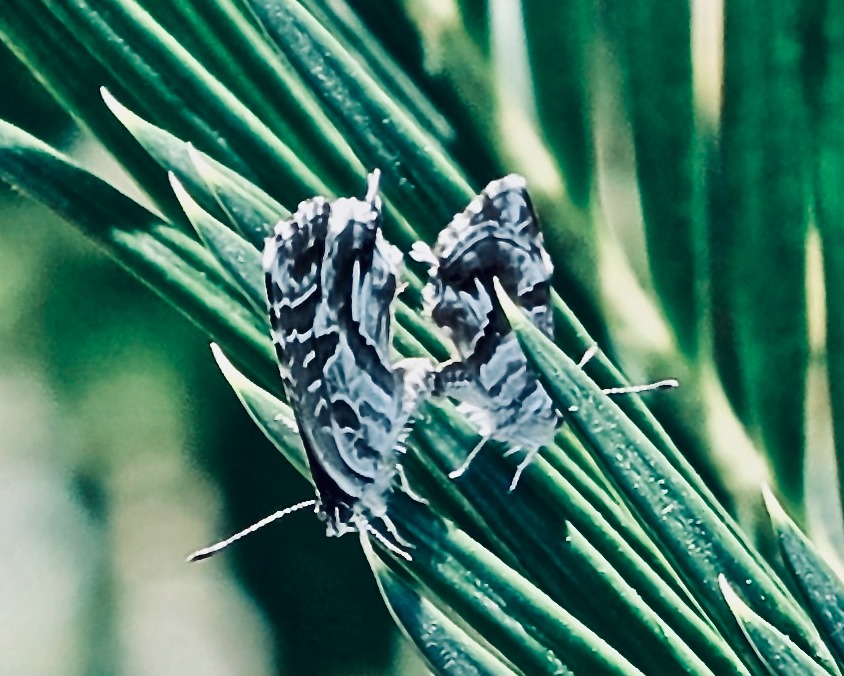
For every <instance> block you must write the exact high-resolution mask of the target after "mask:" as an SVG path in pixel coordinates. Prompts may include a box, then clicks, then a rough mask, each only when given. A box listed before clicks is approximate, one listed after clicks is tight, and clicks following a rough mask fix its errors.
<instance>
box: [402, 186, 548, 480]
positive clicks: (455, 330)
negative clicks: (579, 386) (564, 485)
mask: <svg viewBox="0 0 844 676" xmlns="http://www.w3.org/2000/svg"><path fill="white" fill-rule="evenodd" d="M411 255H412V256H413V257H414V258H415V259H416V260H418V261H420V262H427V263H428V264H429V282H428V284H427V286H426V287H425V290H424V298H425V305H426V311H427V312H429V313H430V315H431V317H432V318H433V320H434V322H435V323H436V324H437V325H439V326H440V327H442V328H443V329H444V330H445V331H446V333H448V334H449V335H450V337H451V340H452V342H453V343H454V347H455V350H456V355H457V356H456V359H454V360H453V361H451V362H448V363H446V364H445V365H443V366H442V367H441V368H440V369H439V371H438V373H437V376H436V381H435V392H436V393H437V394H441V395H447V396H450V397H452V398H453V399H456V400H457V401H458V402H459V406H458V408H459V410H460V411H461V412H463V413H464V414H465V415H466V416H467V417H468V418H469V419H470V420H471V421H472V422H473V423H474V424H475V425H476V426H477V428H478V431H479V433H480V435H481V438H482V440H481V443H480V444H478V446H476V447H475V448H474V449H473V450H472V452H471V453H470V454H469V455H468V456H467V458H466V461H465V462H464V464H463V465H462V466H461V467H460V468H459V469H458V470H456V471H455V472H452V474H451V476H452V477H457V476H460V475H461V474H462V473H463V472H464V471H465V470H466V469H467V468H468V466H469V463H470V462H471V461H472V460H473V459H474V457H475V455H476V454H477V453H478V452H479V451H480V448H481V447H482V446H483V444H484V443H485V442H486V441H487V440H489V439H495V440H498V441H502V442H504V443H506V444H508V445H509V446H510V450H508V451H507V454H511V453H516V452H518V451H520V450H524V451H525V458H524V459H523V460H522V462H521V463H520V464H519V466H518V468H517V470H516V474H515V476H514V477H513V481H512V483H511V485H510V490H513V489H514V488H515V487H516V485H517V484H518V481H519V477H520V476H521V474H522V472H523V471H524V469H525V468H526V467H527V466H528V465H529V464H530V463H531V461H532V460H533V458H534V457H535V456H536V454H537V453H538V452H539V449H540V448H542V446H544V445H546V444H547V443H549V442H550V440H551V439H552V438H553V436H554V432H555V430H556V429H557V427H558V425H559V424H560V420H561V418H560V415H559V413H558V412H557V410H556V409H555V407H554V403H553V402H552V401H551V398H550V397H549V396H548V394H547V392H545V390H544V388H543V387H542V385H541V384H540V383H539V380H538V379H537V377H536V374H535V373H534V372H533V370H532V369H531V367H530V365H529V364H528V362H527V358H526V357H525V355H524V353H523V352H522V349H521V347H520V345H519V342H518V340H517V339H516V337H515V335H514V334H513V333H512V331H511V330H510V325H509V324H508V323H507V320H506V319H505V317H504V313H503V311H502V310H501V307H500V306H499V304H498V301H497V298H496V295H495V292H494V290H493V279H494V278H498V280H499V281H500V283H501V285H502V287H503V288H504V290H505V291H506V292H507V294H508V295H509V296H510V297H511V298H512V299H513V300H514V301H515V302H516V303H517V304H518V305H519V307H520V308H521V309H522V310H523V311H525V312H526V313H527V314H528V315H529V316H530V318H531V320H532V321H533V323H534V324H535V325H536V326H537V327H539V329H540V330H541V331H543V332H544V333H545V334H546V335H548V336H549V337H551V336H552V335H553V331H554V327H553V318H552V314H551V275H552V273H553V266H552V264H551V259H550V258H549V256H548V253H547V252H546V251H545V248H544V246H543V242H542V233H541V232H540V230H539V225H538V221H537V218H536V214H535V213H534V210H533V206H532V204H531V201H530V197H529V196H528V193H527V188H526V185H525V180H524V178H522V177H521V176H517V175H515V174H511V175H509V176H505V177H504V178H502V179H499V180H496V181H492V182H491V183H490V184H489V185H487V186H486V188H485V189H484V190H483V192H482V193H480V194H479V195H477V196H476V197H475V198H474V199H473V200H472V202H471V203H470V204H469V206H468V207H467V208H466V209H465V210H464V211H463V212H462V213H459V214H457V215H456V216H455V217H454V218H453V219H452V221H451V222H450V223H449V224H448V225H447V226H446V227H445V228H444V229H443V230H442V231H441V232H440V234H439V236H438V237H437V241H436V244H435V245H434V248H433V250H431V249H427V248H426V247H425V246H424V245H417V246H415V247H414V249H413V251H412V253H411Z"/></svg>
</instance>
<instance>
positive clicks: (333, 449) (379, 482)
mask: <svg viewBox="0 0 844 676" xmlns="http://www.w3.org/2000/svg"><path fill="white" fill-rule="evenodd" d="M379 179H380V172H379V171H378V170H375V171H373V172H372V173H371V174H370V175H369V179H368V189H367V193H366V197H365V198H364V199H362V200H360V199H354V198H342V199H338V200H335V201H333V202H329V201H327V200H325V199H323V198H321V197H316V198H314V199H311V200H308V201H306V202H302V203H301V204H300V205H299V208H298V210H297V211H296V213H295V214H293V216H292V217H291V218H289V219H288V220H285V221H281V222H280V223H278V225H276V227H275V232H274V234H273V236H271V237H269V238H268V239H267V240H266V245H265V248H264V271H265V278H266V288H267V301H268V307H269V316H270V324H271V333H272V337H273V342H274V344H275V348H276V354H277V356H278V363H279V370H280V372H281V378H282V382H283V384H284V390H285V392H286V394H287V398H288V401H289V403H290V406H291V408H292V409H293V412H294V415H295V419H296V425H297V426H298V429H299V433H300V435H301V438H302V443H303V445H304V448H305V453H306V455H307V458H308V464H309V467H310V471H311V475H312V477H313V480H314V485H315V486H316V493H317V495H316V498H315V499H314V500H308V501H306V502H303V503H299V504H298V505H294V506H293V507H288V508H287V509H284V510H281V511H280V512H277V513H276V514H273V515H272V516H270V517H267V518H266V519H264V520H262V521H261V522H259V523H257V524H255V526H253V527H250V528H248V529H246V530H245V531H242V532H241V533H238V534H237V535H235V536H233V537H232V538H229V539H228V540H225V541H224V542H221V543H219V544H217V545H214V546H213V547H209V548H207V549H203V550H200V551H198V552H196V553H195V554H192V555H191V557H189V559H190V560H197V559H201V558H206V557H207V556H210V555H211V554H213V553H215V552H217V551H219V550H220V549H223V548H224V547H225V546H226V545H228V544H230V543H231V542H233V541H234V540H237V539H239V538H240V537H243V536H244V535H246V534H247V533H251V532H253V531H254V530H256V529H257V528H259V527H261V526H263V525H266V524H267V523H270V522H271V521H274V520H276V519H278V518H280V517H282V516H284V515H285V514H289V513H290V512H292V511H296V510H298V509H302V508H305V507H310V506H313V507H314V508H315V511H316V513H317V515H318V516H319V518H320V519H322V520H323V521H324V522H325V524H326V530H327V534H328V535H329V536H333V537H339V536H341V535H343V534H344V533H347V532H350V531H357V532H359V533H360V534H361V536H362V537H363V536H365V535H367V534H369V533H372V534H373V535H374V536H375V537H376V538H377V539H378V540H379V541H381V542H382V544H384V545H385V546H387V547H388V548H390V549H391V550H392V551H393V552H395V553H397V554H399V555H401V556H404V557H405V558H407V557H408V555H407V553H406V552H404V551H403V550H401V549H399V548H398V547H397V546H396V545H394V544H393V543H391V542H390V541H389V540H387V539H386V538H385V537H384V536H383V535H381V534H380V533H379V532H378V531H376V530H375V529H374V528H373V527H372V525H371V522H372V521H373V520H375V519H378V520H380V521H381V522H382V523H383V524H384V526H385V527H386V528H387V530H388V531H389V532H390V533H391V534H392V535H393V537H394V538H396V540H397V541H398V542H399V543H400V544H404V545H406V543H404V542H403V541H402V540H401V538H399V536H398V534H397V533H396V530H395V527H394V526H393V523H392V521H391V520H390V518H389V516H388V515H387V502H388V499H389V496H390V494H391V493H392V491H393V488H394V484H395V483H396V479H397V475H399V474H400V471H401V468H400V464H399V454H400V452H401V444H402V441H403V439H404V437H405V435H406V434H407V432H408V427H409V425H410V423H411V420H412V418H413V415H414V413H415V412H416V410H417V408H418V406H419V404H420V403H421V401H422V400H423V398H424V397H425V396H427V394H428V393H429V392H430V390H431V387H432V379H433V378H432V365H431V364H430V362H428V361H427V360H424V359H407V360H402V361H400V362H397V363H395V364H393V363H391V362H390V358H389V352H390V339H391V326H390V324H391V321H392V309H391V306H392V302H393V299H394V297H395V295H396V291H397V279H398V276H399V271H400V268H401V265H402V255H401V252H400V251H399V250H398V249H397V248H396V247H394V246H392V245H391V244H389V243H388V242H387V241H386V240H385V239H384V237H383V235H382V234H381V230H380V224H381V199H380V197H379V196H378V188H379ZM399 478H401V477H399Z"/></svg>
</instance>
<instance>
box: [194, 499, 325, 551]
mask: <svg viewBox="0 0 844 676" xmlns="http://www.w3.org/2000/svg"><path fill="white" fill-rule="evenodd" d="M314 505H316V500H305V501H304V502H299V503H297V504H295V505H292V506H291V507H285V508H284V509H280V510H279V511H277V512H275V513H274V514H270V515H269V516H267V517H265V518H263V519H261V520H260V521H258V522H257V523H253V524H252V525H251V526H249V528H244V529H243V530H242V531H240V532H239V533H235V534H234V535H232V536H231V537H230V538H227V539H225V540H222V541H221V542H218V543H217V544H215V545H211V546H210V547H206V548H205V549H198V550H197V551H195V552H194V553H193V554H191V555H190V556H188V557H187V559H185V560H186V561H189V562H194V561H202V559H207V558H208V557H210V556H214V554H216V553H217V552H219V551H222V550H223V549H225V548H226V547H228V546H229V545H230V544H232V543H233V542H237V541H238V540H240V539H241V538H243V537H246V536H247V535H250V534H251V533H254V532H255V531H256V530H259V529H261V528H263V527H264V526H266V525H268V524H270V523H272V522H273V521H278V520H279V519H280V518H281V517H283V516H287V515H288V514H292V513H293V512H298V511H299V510H300V509H304V508H305V507H313V506H314Z"/></svg>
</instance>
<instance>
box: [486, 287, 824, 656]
mask: <svg viewBox="0 0 844 676" xmlns="http://www.w3.org/2000/svg"><path fill="white" fill-rule="evenodd" d="M498 296H499V301H500V302H501V305H502V307H503V308H504V310H505V312H506V314H507V317H508V319H509V320H510V323H511V325H512V327H513V330H514V331H515V332H516V335H517V336H518V339H519V342H520V343H522V346H523V347H524V349H525V352H526V354H527V355H528V358H529V359H530V361H531V362H532V363H533V364H534V366H535V367H536V368H537V370H538V371H539V373H540V374H541V375H542V377H543V381H544V383H545V385H546V388H547V390H548V392H549V394H550V395H551V397H552V398H553V399H555V401H556V402H557V405H558V406H559V407H560V410H563V411H569V412H570V416H571V417H570V420H571V423H572V425H574V426H575V427H576V428H577V430H578V432H579V433H580V434H581V435H582V436H583V437H584V439H586V440H587V441H588V442H589V444H590V446H591V448H592V449H593V450H594V452H595V454H596V455H597V456H598V458H599V459H600V460H601V462H602V464H603V466H604V468H605V469H606V471H607V472H608V473H609V474H610V475H611V476H612V477H613V479H614V481H615V482H616V484H617V486H618V488H619V490H620V491H621V493H622V494H623V495H624V497H625V499H626V500H627V501H628V502H629V503H630V505H631V507H632V509H633V510H634V512H635V513H636V514H637V515H638V516H639V518H640V519H641V520H642V522H643V523H644V524H645V525H646V526H647V528H648V529H649V531H650V532H651V533H652V534H653V535H654V537H655V538H656V539H657V540H658V541H659V542H660V543H661V544H662V546H663V547H664V548H665V551H666V553H667V554H668V555H669V556H670V557H671V559H672V560H673V561H674V563H675V565H676V566H677V569H678V570H679V571H680V572H681V574H682V575H683V577H684V578H685V580H686V581H687V582H688V584H689V588H690V589H691V590H692V591H693V592H694V593H695V594H696V595H697V597H698V600H699V601H700V603H701V604H702V605H703V606H704V608H706V609H707V611H708V612H709V613H710V615H711V617H712V618H713V620H714V621H715V622H716V624H717V626H718V627H719V628H720V629H721V630H722V631H723V632H725V633H726V635H729V633H730V627H731V622H732V621H733V620H732V614H731V613H730V612H729V610H728V608H727V607H726V604H725V603H724V600H723V597H722V595H721V592H720V590H719V588H718V584H717V578H718V575H720V574H722V573H724V574H727V575H729V576H730V578H731V579H738V580H747V581H749V584H747V585H746V587H745V588H744V590H743V592H744V594H745V597H746V598H747V599H748V601H749V602H750V603H751V606H752V607H753V608H754V610H755V611H756V612H758V613H759V614H760V615H761V616H762V617H763V618H764V619H765V620H766V621H768V622H770V623H771V624H773V625H774V626H775V627H777V628H778V629H779V630H780V631H783V632H785V633H787V634H788V635H789V636H792V637H793V638H794V639H795V641H797V642H798V644H799V645H800V646H801V647H803V648H805V649H806V650H808V651H810V652H811V654H812V655H813V656H816V657H817V658H818V659H819V660H821V662H822V663H823V664H824V665H827V666H829V667H830V668H831V669H834V668H835V667H834V661H833V659H832V656H831V654H830V652H829V649H828V648H827V647H826V645H825V644H824V643H823V641H822V640H821V639H820V637H819V636H818V634H817V632H816V630H815V629H814V627H813V626H812V624H811V622H810V621H809V619H808V618H807V617H806V615H805V614H804V613H803V612H802V610H801V609H800V608H799V606H798V605H797V604H796V603H795V602H794V600H793V599H791V598H790V597H789V596H787V594H786V592H785V590H784V588H783V586H782V584H781V583H780V582H779V581H778V580H777V579H776V577H775V576H774V575H773V573H772V572H770V570H769V569H767V567H766V566H765V565H764V564H763V563H762V561H761V560H760V558H759V557H758V555H757V554H755V552H754V550H753V549H752V548H751V547H750V546H749V545H748V543H747V542H746V541H743V540H742V539H740V538H739V537H738V533H739V531H738V529H737V528H736V527H735V526H734V525H729V526H728V524H727V523H725V521H723V520H722V519H721V518H720V517H719V515H717V514H716V513H715V512H714V511H713V510H712V509H711V507H710V506H709V505H708V504H707V502H706V500H704V499H703V498H702V497H701V496H700V494H698V493H697V492H696V491H695V490H694V488H693V487H692V486H691V485H690V484H689V483H688V482H687V481H686V480H685V479H684V478H683V477H682V476H681V475H680V474H679V473H678V472H677V470H676V469H675V468H674V467H673V466H672V465H671V463H670V462H668V460H667V459H666V458H665V456H663V455H662V454H661V453H660V452H659V451H657V449H656V448H655V447H654V446H653V444H652V443H651V442H650V441H649V440H648V439H647V438H646V437H645V435H644V434H643V433H642V432H641V430H639V429H638V428H637V427H636V426H635V425H633V424H632V422H631V421H630V420H629V418H627V417H626V416H625V415H624V414H623V413H622V412H621V411H620V410H619V408H618V407H617V406H616V405H615V404H614V403H613V402H612V401H611V400H610V399H609V398H608V397H607V396H605V395H603V394H601V391H600V389H599V388H598V387H597V386H596V385H595V383H593V382H592V381H591V380H590V379H589V378H588V377H587V376H586V375H585V374H584V373H583V371H582V370H581V369H580V368H578V367H577V365H576V364H575V363H574V362H573V361H572V360H571V359H570V358H569V357H568V356H567V355H566V354H565V353H563V352H562V351H561V350H559V349H558V348H557V347H556V346H555V345H554V344H553V343H552V342H551V341H549V340H548V338H547V337H545V336H544V335H543V334H542V333H541V332H540V331H539V330H538V329H537V328H536V327H534V326H533V324H531V323H530V321H528V319H527V318H526V317H524V315H522V313H521V312H520V311H519V310H518V308H516V306H515V305H514V304H513V302H512V301H511V300H510V299H509V298H508V297H507V296H506V294H504V292H503V291H499V294H498Z"/></svg>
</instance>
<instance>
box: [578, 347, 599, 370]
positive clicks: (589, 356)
mask: <svg viewBox="0 0 844 676" xmlns="http://www.w3.org/2000/svg"><path fill="white" fill-rule="evenodd" d="M596 354H598V343H592V346H591V347H590V348H589V349H588V350H586V352H584V353H583V356H582V357H581V358H580V361H579V362H577V368H581V369H582V368H583V367H584V366H586V364H588V363H589V361H590V360H591V359H592V357H594V356H595V355H596Z"/></svg>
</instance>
